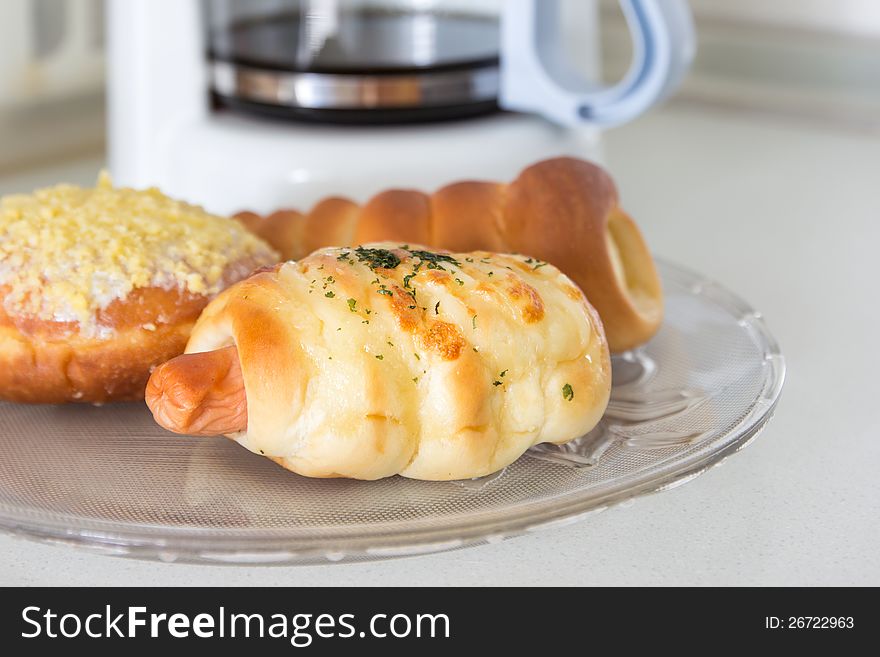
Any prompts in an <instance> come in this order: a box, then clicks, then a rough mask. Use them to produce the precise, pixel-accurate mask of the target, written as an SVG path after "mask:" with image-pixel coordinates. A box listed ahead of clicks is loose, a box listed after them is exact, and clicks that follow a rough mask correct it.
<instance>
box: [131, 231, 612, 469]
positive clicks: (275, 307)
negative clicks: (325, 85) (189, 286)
mask: <svg viewBox="0 0 880 657" xmlns="http://www.w3.org/2000/svg"><path fill="white" fill-rule="evenodd" d="M186 351H187V355H185V356H180V357H179V358H175V359H173V360H171V361H170V362H168V363H165V364H163V365H161V366H160V367H158V368H156V370H155V372H154V373H153V376H152V377H151V379H150V383H149V385H148V387H147V394H146V399H147V404H148V405H149V406H150V408H151V410H152V411H153V414H154V417H155V418H156V419H157V421H158V422H159V423H160V424H162V425H163V426H165V427H166V428H168V429H170V430H172V431H178V432H181V433H187V432H189V433H198V434H220V433H222V434H227V435H229V436H230V437H231V438H233V439H235V440H236V441H238V442H239V443H240V444H241V445H243V446H244V447H246V448H247V449H249V450H251V451H253V452H256V453H258V454H263V455H265V456H267V457H269V458H271V459H273V460H274V461H276V462H277V463H279V464H281V465H282V466H284V467H285V468H287V469H289V470H293V471H294V472H298V473H299V474H302V475H307V476H311V477H351V478H355V479H378V478H381V477H388V476H391V475H394V474H401V475H403V476H405V477H412V478H416V479H430V480H445V479H464V478H469V477H479V476H482V475H486V474H489V473H492V472H495V471H497V470H499V469H501V468H503V467H504V466H506V465H508V464H509V463H511V462H512V461H514V460H515V459H517V458H518V457H519V456H520V455H521V454H522V453H523V452H524V451H525V450H526V449H528V448H529V447H531V446H532V445H535V444H537V443H542V442H550V443H564V442H567V441H569V440H572V439H574V438H577V437H578V436H581V435H583V434H584V433H586V432H588V431H589V430H590V429H592V428H593V427H594V426H595V425H596V424H597V423H598V421H599V419H600V418H601V417H602V414H603V412H604V410H605V407H606V405H607V403H608V397H609V394H610V385H611V370H610V364H609V363H610V361H609V353H608V346H607V343H606V341H605V336H604V333H603V331H602V324H601V321H600V320H599V317H598V315H597V314H596V313H595V311H594V310H593V308H592V307H591V306H590V304H589V303H588V302H587V300H586V298H585V297H584V295H583V293H582V292H581V290H580V289H579V288H578V287H577V286H576V285H574V284H573V283H572V282H571V280H570V279H569V278H568V277H567V276H565V275H564V274H562V273H561V272H560V271H559V270H558V269H556V268H555V267H553V266H552V265H550V264H547V263H543V262H541V263H535V261H534V260H533V259H531V258H526V257H525V256H515V255H501V254H496V253H489V252H485V251H483V252H471V253H448V252H436V251H429V250H428V249H427V248H426V247H419V246H413V245H407V246H401V245H400V244H398V243H380V244H371V245H367V246H365V247H358V248H357V249H350V248H326V249H321V250H319V251H317V252H315V253H313V254H312V255H310V256H308V257H306V258H303V259H301V260H300V261H298V262H287V263H284V264H282V265H279V266H277V267H275V268H273V269H272V270H269V271H264V272H261V273H258V274H256V275H254V276H252V277H251V278H249V279H247V280H246V281H243V282H241V283H238V284H237V285H234V286H233V287H231V288H230V289H228V290H226V291H225V292H223V293H222V294H221V295H220V296H219V297H217V299H215V300H214V301H213V302H211V303H210V304H209V305H208V307H207V308H206V309H205V311H204V312H203V313H202V316H201V317H200V318H199V320H198V322H197V323H196V326H195V328H194V330H193V333H192V337H191V338H190V341H189V344H188V345H187V349H186Z"/></svg>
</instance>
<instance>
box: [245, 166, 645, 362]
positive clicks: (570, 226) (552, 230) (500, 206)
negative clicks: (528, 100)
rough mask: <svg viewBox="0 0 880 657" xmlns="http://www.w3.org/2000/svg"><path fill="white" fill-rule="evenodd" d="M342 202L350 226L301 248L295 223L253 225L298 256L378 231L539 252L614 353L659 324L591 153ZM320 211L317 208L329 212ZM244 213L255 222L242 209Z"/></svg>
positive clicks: (610, 190) (613, 197) (459, 245)
mask: <svg viewBox="0 0 880 657" xmlns="http://www.w3.org/2000/svg"><path fill="white" fill-rule="evenodd" d="M340 208H341V209H340V210H339V212H341V213H343V214H344V218H341V219H340V221H341V222H342V223H344V224H345V226H346V227H347V231H341V232H328V233H323V232H321V231H318V232H314V233H312V231H311V229H310V230H309V231H308V232H309V235H310V237H309V238H308V243H307V244H308V249H305V248H302V247H303V244H304V243H303V240H305V239H306V238H304V237H302V236H300V235H299V234H298V233H297V229H293V228H288V230H287V231H282V230H278V231H276V232H275V233H270V232H267V231H266V230H264V229H262V228H260V229H259V230H258V234H260V235H261V236H263V237H264V238H265V239H266V240H268V241H269V242H270V243H271V244H273V245H274V246H275V247H276V248H279V249H281V250H282V251H285V252H286V253H296V254H297V257H302V256H304V255H305V253H306V252H308V251H309V250H311V249H312V248H315V247H318V246H330V245H335V246H350V245H352V244H359V243H364V242H368V241H378V240H389V241H397V242H400V243H425V244H429V245H431V246H433V247H437V248H444V249H449V250H452V251H456V252H463V251H473V250H479V249H484V250H488V251H496V252H516V253H523V254H528V255H530V256H532V257H534V258H537V259H538V261H537V262H536V263H535V265H534V266H540V263H541V262H545V261H546V262H550V263H553V264H554V265H556V266H557V267H559V268H560V269H562V271H564V272H565V273H566V274H568V275H569V276H570V277H571V278H572V279H573V280H574V282H575V283H577V285H578V286H579V287H580V288H581V289H582V290H583V291H584V293H585V294H586V295H587V298H588V299H589V300H590V303H592V304H593V305H594V306H595V308H596V309H597V310H598V312H599V315H600V316H601V317H602V320H603V322H604V323H605V328H606V333H607V336H608V342H609V345H610V347H611V351H612V352H620V351H625V350H627V349H631V348H633V347H636V346H638V345H640V344H643V343H644V342H646V341H647V340H649V339H650V338H651V337H652V336H653V335H654V333H655V332H656V331H657V329H658V328H659V326H660V321H661V319H662V314H663V294H662V290H661V286H660V280H659V276H658V275H657V270H656V268H655V266H654V262H653V259H652V257H651V254H650V251H649V250H648V248H647V245H646V244H645V241H644V239H643V237H642V235H641V233H640V232H639V229H638V227H637V226H636V224H635V222H634V221H633V220H632V219H631V218H630V217H629V216H628V215H627V214H626V213H625V212H623V210H622V209H621V208H620V206H619V203H618V196H617V190H616V188H615V186H614V182H613V181H612V180H611V178H610V176H609V175H608V174H607V173H606V172H605V171H604V170H603V169H601V168H600V167H598V166H596V165H594V164H591V163H589V162H585V161H583V160H578V159H575V158H570V157H561V158H555V159H551V160H545V161H543V162H538V163H537V164H534V165H532V166H530V167H528V168H527V169H525V170H524V171H523V172H522V173H521V174H520V175H519V176H518V177H517V179H516V180H515V181H513V182H512V183H511V184H509V185H505V184H500V183H494V182H467V181H466V182H460V183H455V184H452V185H447V186H446V187H443V188H441V189H439V190H437V191H436V192H435V193H434V194H432V195H430V196H428V195H426V194H423V193H422V192H417V191H402V190H391V191H387V192H383V193H381V194H378V195H377V196H375V197H373V198H372V199H371V200H370V201H368V202H367V204H366V205H364V206H363V207H362V208H361V209H360V210H359V211H358V209H357V208H356V207H355V206H353V204H351V203H350V202H345V205H344V206H340ZM316 209H317V208H316ZM326 210H327V211H326V212H323V213H322V216H324V217H326V216H328V215H332V214H333V212H334V210H333V209H331V208H326ZM313 212H314V211H313ZM298 216H300V215H298V213H289V214H287V215H285V217H286V219H287V220H289V221H290V222H291V223H295V224H297V225H303V224H304V223H306V222H303V221H298V220H297V217H298ZM243 221H244V223H245V224H246V225H253V224H259V221H258V220H255V219H254V218H253V217H251V216H250V215H249V214H248V215H246V216H245V217H243ZM277 221H281V220H280V219H278V220H277ZM324 221H326V219H324ZM352 224H356V226H355V227H354V229H353V230H352V229H351V226H352ZM348 231H350V232H348ZM347 236H350V239H346V237H347ZM285 240H295V241H294V242H290V241H285Z"/></svg>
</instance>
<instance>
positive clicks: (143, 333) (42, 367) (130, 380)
mask: <svg viewBox="0 0 880 657" xmlns="http://www.w3.org/2000/svg"><path fill="white" fill-rule="evenodd" d="M193 321H194V320H190V321H186V322H178V323H176V324H172V325H163V326H159V327H157V328H156V330H154V331H149V330H146V329H143V328H129V329H124V330H121V331H117V333H116V335H114V337H113V339H112V340H95V339H82V338H78V337H76V336H70V337H67V338H65V339H62V340H58V339H55V340H53V339H47V338H44V337H39V336H25V335H24V334H22V333H21V332H20V331H18V330H17V329H15V328H13V327H10V326H8V325H6V326H0V391H2V392H0V398H2V399H6V400H8V401H15V402H25V403H43V404H60V403H63V402H69V401H79V402H92V403H103V402H108V401H126V400H136V399H142V398H143V395H144V387H145V386H146V383H147V379H148V378H149V376H150V371H151V369H152V368H153V367H155V366H156V365H158V364H159V363H162V362H164V361H166V360H168V359H169V358H173V357H174V356H176V355H178V354H179V353H181V352H182V351H183V349H184V347H185V346H186V341H187V339H188V338H189V333H190V331H191V330H192V326H193Z"/></svg>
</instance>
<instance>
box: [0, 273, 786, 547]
mask: <svg viewBox="0 0 880 657" xmlns="http://www.w3.org/2000/svg"><path fill="white" fill-rule="evenodd" d="M660 270H661V274H662V276H663V281H664V285H665V291H666V300H667V308H666V318H665V321H664V324H663V328H662V329H661V331H660V333H659V334H658V335H657V336H656V337H655V338H654V339H653V340H652V341H651V342H650V344H648V345H647V346H646V347H645V348H643V349H641V350H639V351H636V352H631V353H628V354H625V355H623V356H621V357H617V358H615V360H614V389H613V392H612V401H611V404H610V405H609V408H608V412H607V413H606V415H605V418H604V419H603V421H602V423H601V425H600V426H599V427H598V428H597V429H596V430H595V431H593V432H591V433H590V434H588V435H587V436H584V437H583V438H580V439H578V440H576V441H574V442H573V443H570V444H569V445H565V446H561V447H555V446H539V447H536V448H534V449H532V450H531V451H529V452H528V453H527V454H526V455H524V456H523V457H522V458H520V459H519V460H518V461H516V462H515V463H514V464H513V465H511V466H509V467H508V468H507V469H506V470H504V471H503V472H501V473H497V474H495V475H492V476H490V477H484V478H482V479H477V480H471V481H459V482H423V481H412V480H408V479H404V478H402V477H393V478H390V479H385V480H382V481H376V482H362V481H350V480H341V479H308V478H305V477H300V476H297V475H294V474H291V473H289V472H287V471H285V470H283V469H281V468H280V467H278V466H276V465H275V464H273V463H272V462H270V461H269V460H268V459H265V458H262V457H259V456H256V455H254V454H251V453H249V452H247V451H246V450H244V449H242V448H241V447H239V446H237V445H236V444H234V443H233V442H232V441H229V440H224V439H219V438H187V437H182V436H176V435H173V434H171V433H167V432H165V431H164V430H162V429H160V428H159V427H157V426H156V425H155V424H154V423H153V422H152V419H151V417H150V414H149V412H148V411H147V409H146V407H145V406H144V405H143V404H139V403H138V404H113V405H107V406H104V407H101V408H98V407H92V406H80V405H66V406H25V405H16V404H7V403H0V527H2V528H3V529H5V530H7V531H9V532H13V533H16V534H20V535H23V536H27V537H30V538H36V539H40V540H44V541H51V542H63V543H72V544H77V545H82V546H87V547H89V548H91V549H93V550H99V551H102V552H105V553H108V554H117V555H125V556H135V557H143V558H158V559H162V560H181V561H197V562H211V563H224V562H226V563H310V562H311V563H313V562H318V561H327V560H330V561H339V560H356V559H371V558H383V557H390V556H399V555H407V554H417V553H424V552H434V551H439V550H448V549H453V548H458V547H462V546H465V545H470V544H477V543H481V542H495V541H500V540H502V539H505V538H508V537H511V536H514V535H517V534H521V533H524V532H530V531H533V530H536V529H540V528H545V527H549V526H556V525H558V524H561V523H567V522H572V521H574V520H576V519H579V518H582V517H583V516H585V515H587V514H589V513H592V512H595V511H598V510H601V509H604V508H607V507H608V506H609V505H613V504H617V503H620V502H623V501H626V500H628V499H630V498H633V497H635V496H638V495H643V494H645V493H650V492H655V491H660V490H665V489H667V488H671V487H673V486H676V485H678V484H681V483H683V482H686V481H690V480H691V479H693V478H694V477H695V476H697V475H699V474H701V473H702V472H705V471H706V470H707V469H708V468H709V467H710V466H712V465H714V464H716V463H718V462H719V461H721V460H722V459H723V458H725V457H726V456H728V455H730V454H732V453H734V452H735V451H737V450H739V449H741V448H742V447H744V446H745V445H747V444H748V443H749V442H750V441H751V440H752V439H753V438H754V437H755V436H756V435H757V434H758V432H759V431H760V429H761V428H762V427H763V426H764V425H765V424H766V423H767V421H768V420H769V418H770V416H771V415H772V413H773V410H774V407H775V405H776V401H777V399H778V398H779V393H780V390H781V388H782V381H783V377H784V371H785V366H784V361H783V358H782V355H781V354H780V352H779V349H778V347H777V345H776V342H775V340H774V339H773V337H772V336H771V335H770V333H769V332H768V331H767V329H766V327H765V325H764V322H763V321H762V319H761V316H760V315H759V314H758V313H757V312H755V311H754V310H752V309H751V308H750V307H749V306H748V305H746V304H745V303H743V302H742V301H741V300H739V299H738V298H737V297H736V296H734V295H732V294H731V293H729V292H727V291H726V290H724V289H723V288H722V287H720V286H719V285H717V284H715V283H713V282H710V281H707V280H705V279H704V278H702V277H700V276H698V275H695V274H693V273H690V272H687V271H685V270H683V269H680V268H678V267H676V266H673V265H670V264H666V263H662V262H661V263H660Z"/></svg>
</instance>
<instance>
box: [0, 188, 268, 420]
mask: <svg viewBox="0 0 880 657" xmlns="http://www.w3.org/2000/svg"><path fill="white" fill-rule="evenodd" d="M277 260H278V255H277V254H276V253H275V252H274V251H273V250H272V249H271V248H270V247H269V246H268V245H267V244H266V243H264V242H263V241H262V240H260V239H258V238H257V237H255V236H253V235H252V234H250V233H249V232H248V231H246V230H244V229H242V227H241V226H240V224H239V223H238V222H236V221H234V220H232V219H228V218H223V217H216V216H213V215H210V214H208V213H206V212H204V211H203V210H201V209H200V208H197V207H194V206H191V205H188V204H186V203H182V202H179V201H174V200H172V199H170V198H168V197H166V196H164V195H163V194H162V193H160V192H159V191H158V190H156V189H149V190H145V191H137V190H133V189H115V188H113V186H112V185H111V183H110V181H109V179H108V178H107V177H106V176H102V178H101V180H99V183H98V186H97V187H96V188H94V189H84V188H80V187H75V186H73V185H58V186H56V187H52V188H49V189H42V190H39V191H37V192H35V193H33V194H30V195H14V196H6V197H4V198H3V199H0V398H2V399H6V400H11V401H18V402H48V403H58V402H67V401H82V402H96V403H97V402H107V401H113V400H126V399H142V398H143V394H144V387H145V385H146V382H147V379H148V378H149V375H150V371H151V368H152V367H154V366H155V365H157V364H158V363H161V362H164V361H166V360H168V359H169V358H173V357H174V356H177V355H179V354H180V353H182V352H183V349H184V347H185V346H186V342H187V340H188V338H189V333H190V330H191V329H192V326H193V324H194V322H195V320H196V318H197V317H198V316H199V313H200V312H201V311H202V309H203V308H204V307H205V305H206V304H207V303H208V301H209V300H210V299H211V298H212V297H213V296H215V295H216V294H217V293H218V292H220V291H221V290H222V289H224V288H225V287H227V286H228V285H230V284H231V283H234V282H236V281H239V280H241V279H242V278H245V277H246V276H247V275H248V274H250V273H251V272H252V271H253V270H254V269H255V268H256V267H259V266H262V265H266V264H269V263H274V262H277Z"/></svg>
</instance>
